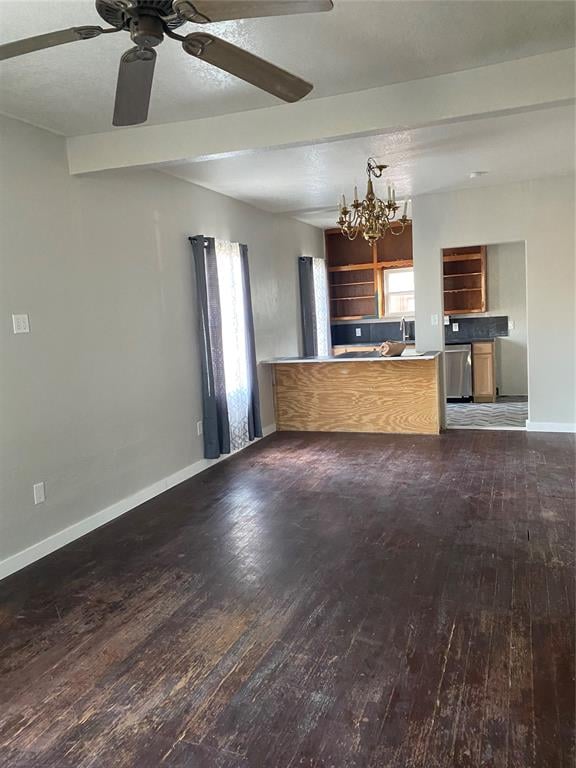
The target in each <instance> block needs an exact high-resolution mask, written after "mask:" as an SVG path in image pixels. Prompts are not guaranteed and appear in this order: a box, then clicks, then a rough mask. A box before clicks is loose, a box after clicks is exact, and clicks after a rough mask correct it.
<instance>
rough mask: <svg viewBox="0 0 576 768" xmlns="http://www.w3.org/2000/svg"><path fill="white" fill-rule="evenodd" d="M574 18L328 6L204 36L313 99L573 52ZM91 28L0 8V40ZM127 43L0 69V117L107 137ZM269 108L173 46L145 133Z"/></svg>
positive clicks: (53, 5) (532, 7) (45, 6)
mask: <svg viewBox="0 0 576 768" xmlns="http://www.w3.org/2000/svg"><path fill="white" fill-rule="evenodd" d="M574 8H575V6H574V3H573V2H556V0H545V1H544V2H539V1H536V0H528V1H525V0H497V1H492V0H447V1H444V0H424V1H423V2H420V1H419V0H401V1H397V0H370V1H368V2H366V1H365V0H335V9H334V11H332V12H331V13H321V14H310V15H304V16H293V17H280V18H276V19H262V20H250V21H240V22H226V23H223V24H213V25H210V31H211V32H213V33H215V34H219V35H221V36H222V37H223V38H225V39H227V40H229V41H231V42H233V43H236V44H238V45H241V46H243V47H246V48H247V49H249V50H250V51H252V52H254V53H256V54H258V55H260V56H263V57H264V58H267V59H270V60H272V61H274V62H275V63H277V64H279V65H280V66H283V67H286V68H288V69H291V70H293V71H294V72H295V73H296V74H299V75H301V76H303V77H304V78H306V79H308V80H311V81H312V82H314V84H315V90H314V91H313V93H312V95H311V96H309V97H308V98H317V97H320V96H327V95H333V94H338V93H345V92H350V91H355V90H361V89H366V88H373V87H376V86H380V85H386V84H389V83H394V82H401V81H406V80H413V79H418V78H422V77H429V76H432V75H436V74H441V73H446V72H451V71H455V70H463V69H470V68H473V67H478V66H482V65H484V64H490V63H496V62H501V61H506V60H509V59H515V58H522V57H525V56H530V55H535V54H538V53H544V52H548V51H552V50H558V49H561V48H568V47H571V46H573V45H574ZM100 23H101V19H100V17H99V16H98V15H97V13H96V11H95V9H94V5H93V3H92V2H90V0H40V1H39V0H0V41H1V42H8V41H10V40H15V39H19V38H21V37H26V36H29V35H37V34H41V33H43V32H48V31H52V30H55V29H61V28H65V27H68V26H73V25H84V24H100ZM193 28H194V25H190V24H189V25H186V26H185V27H184V28H183V29H185V30H186V29H187V30H188V31H192V29H193ZM197 28H198V27H196V29H197ZM130 45H131V44H130V41H129V38H128V35H127V34H125V33H119V34H117V35H110V36H105V37H100V38H97V39H95V40H89V41H83V42H78V43H72V44H70V45H64V46H61V47H59V48H52V49H49V50H45V51H41V52H36V53H32V54H29V55H27V56H22V57H19V58H16V59H10V60H7V61H4V62H0V111H2V112H4V113H6V114H9V115H12V116H14V117H17V118H20V119H23V120H27V121H29V122H31V123H34V124H36V125H39V126H43V127H46V128H49V129H51V130H54V131H57V132H60V133H63V134H65V135H76V134H82V133H95V132H101V131H106V130H112V126H111V116H112V108H113V101H114V90H115V81H116V74H117V69H118V61H119V57H120V54H121V52H122V51H123V50H125V49H127V48H129V47H130ZM276 103H278V102H277V100H276V99H275V98H274V97H272V96H269V95H267V94H264V93H262V92H260V91H258V90H257V89H256V88H253V87H252V86H249V85H247V84H245V83H243V82H242V81H240V80H237V79H235V78H234V77H232V76H230V75H227V74H225V73H223V72H220V71H218V70H216V69H215V68H213V67H210V66H209V65H207V64H205V63H204V62H201V61H197V60H193V59H191V58H190V57H187V56H186V55H185V54H184V53H183V51H182V50H181V48H180V46H179V44H178V43H176V42H175V41H171V40H165V41H164V43H163V44H162V45H161V47H160V48H159V50H158V61H157V65H156V78H155V83H154V88H153V92H152V102H151V108H150V120H149V122H150V123H164V122H173V121H177V120H190V119H194V118H196V117H206V116H211V115H219V114H227V113H231V112H236V111H240V110H246V109H257V108H259V107H263V106H268V105H272V104H276ZM286 108H287V109H289V108H290V107H289V106H287V107H286Z"/></svg>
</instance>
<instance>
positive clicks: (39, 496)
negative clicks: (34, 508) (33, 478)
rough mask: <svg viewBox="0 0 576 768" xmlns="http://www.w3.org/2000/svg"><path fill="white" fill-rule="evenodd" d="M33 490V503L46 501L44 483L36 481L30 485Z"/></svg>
mask: <svg viewBox="0 0 576 768" xmlns="http://www.w3.org/2000/svg"><path fill="white" fill-rule="evenodd" d="M32 489H33V491H34V504H42V502H43V501H46V491H45V489H44V483H36V484H35V485H33V486H32Z"/></svg>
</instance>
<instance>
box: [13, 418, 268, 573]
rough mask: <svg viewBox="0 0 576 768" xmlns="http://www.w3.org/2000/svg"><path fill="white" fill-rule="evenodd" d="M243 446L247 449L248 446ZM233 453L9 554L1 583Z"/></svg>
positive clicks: (205, 461)
mask: <svg viewBox="0 0 576 768" xmlns="http://www.w3.org/2000/svg"><path fill="white" fill-rule="evenodd" d="M275 431H276V425H275V424H271V425H269V426H267V427H264V428H263V429H262V436H263V437H268V435H271V434H272V433H273V432H275ZM245 447H246V448H248V447H249V446H245ZM240 450H244V448H241V449H240ZM235 453H239V451H234V452H233V453H230V454H227V455H225V456H221V457H220V458H219V459H201V460H200V461H195V462H194V464H189V465H188V466H187V467H184V468H183V469H179V470H178V471H177V472H174V473H173V474H171V475H168V477H164V478H163V479H162V480H158V481H157V482H156V483H152V485H148V486H147V487H146V488H142V489H141V490H139V491H136V493H133V494H131V495H130V496H127V497H126V498H124V499H121V500H120V501H117V502H115V503H114V504H111V505H110V506H109V507H106V508H105V509H102V510H100V512H96V513H95V514H94V515H90V517H86V518H84V520H80V521H79V522H77V523H74V524H73V525H70V526H68V528H64V529H63V530H62V531H58V533H54V534H52V535H51V536H48V537H47V538H45V539H42V541H39V542H37V543H36V544H32V545H31V546H30V547H27V548H26V549H23V550H21V551H20V552H16V554H15V555H10V557H7V558H6V559H5V560H0V581H1V580H2V579H5V578H6V577H7V576H10V575H11V574H13V573H16V571H20V570H22V568H26V566H28V565H31V564H32V563H34V562H36V561H37V560H40V559H41V558H43V557H46V555H49V554H51V553H52V552H55V551H56V550H57V549H61V548H62V547H65V546H66V545H67V544H71V543H72V542H73V541H76V539H79V538H81V537H82V536H85V535H86V534H87V533H90V532H91V531H94V530H96V528H100V526H102V525H105V524H106V523H109V522H110V521H111V520H114V519H115V518H117V517H120V516H121V515H123V514H125V513H126V512H129V511H130V510H131V509H134V508H135V507H138V506H140V504H144V502H146V501H150V499H153V498H154V497H155V496H159V495H160V494H161V493H164V491H167V490H169V489H170V488H173V487H174V486H175V485H179V484H180V483H183V482H184V481H185V480H189V479H190V478H191V477H194V475H198V474H200V472H204V471H205V470H206V469H209V468H210V467H213V466H214V465H215V464H219V463H220V462H221V461H225V460H226V459H228V458H230V456H233V455H234V454H235Z"/></svg>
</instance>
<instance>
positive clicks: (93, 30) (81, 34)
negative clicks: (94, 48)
mask: <svg viewBox="0 0 576 768" xmlns="http://www.w3.org/2000/svg"><path fill="white" fill-rule="evenodd" d="M110 31H114V32H116V29H114V30H110ZM104 32H108V30H104V29H102V27H71V28H70V29H61V30H59V31H58V32H48V33H47V34H45V35H37V36H36V37H27V38H25V39H24V40H15V41H14V42H13V43H6V44H5V45H0V61H2V60H4V59H11V58H12V57H13V56H22V55H23V54H24V53H33V52H34V51H41V50H42V49H43V48H53V47H54V46H55V45H63V44H64V43H74V42H75V41H76V40H90V39H91V38H93V37H98V35H101V34H103V33H104Z"/></svg>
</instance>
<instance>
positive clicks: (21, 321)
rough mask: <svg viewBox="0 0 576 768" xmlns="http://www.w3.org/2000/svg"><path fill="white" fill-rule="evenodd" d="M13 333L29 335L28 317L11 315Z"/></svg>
mask: <svg viewBox="0 0 576 768" xmlns="http://www.w3.org/2000/svg"><path fill="white" fill-rule="evenodd" d="M12 327H13V328H14V333H30V322H29V320H28V315H12Z"/></svg>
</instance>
